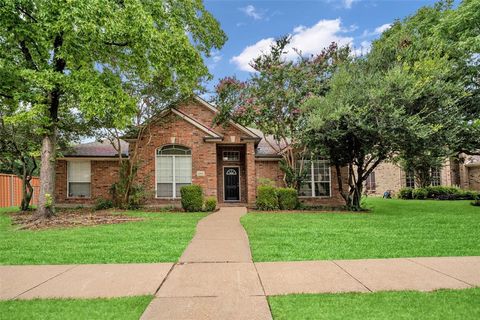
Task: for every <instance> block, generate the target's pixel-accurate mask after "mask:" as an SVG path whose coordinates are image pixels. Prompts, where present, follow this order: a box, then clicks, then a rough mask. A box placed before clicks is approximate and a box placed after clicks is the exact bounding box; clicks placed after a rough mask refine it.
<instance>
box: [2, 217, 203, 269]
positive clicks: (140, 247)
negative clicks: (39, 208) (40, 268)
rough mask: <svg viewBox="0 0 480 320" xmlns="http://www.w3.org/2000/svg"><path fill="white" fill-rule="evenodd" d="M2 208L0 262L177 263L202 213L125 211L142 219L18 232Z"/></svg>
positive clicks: (17, 263)
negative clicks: (142, 218) (112, 223)
mask: <svg viewBox="0 0 480 320" xmlns="http://www.w3.org/2000/svg"><path fill="white" fill-rule="evenodd" d="M8 211H11V209H3V210H2V212H3V213H2V212H0V252H1V253H2V254H0V264H3V265H21V264H76V263H141V262H175V261H177V260H178V258H179V257H180V255H181V254H182V252H183V251H184V250H185V248H186V246H187V245H188V243H189V242H190V240H191V239H192V237H193V234H194V232H195V226H196V225H197V222H198V221H199V220H200V219H201V218H202V217H204V216H205V215H206V214H204V213H188V214H187V213H145V212H129V213H128V214H129V215H132V216H139V217H144V218H145V220H144V221H139V222H127V223H122V224H114V225H98V226H92V227H76V228H68V229H48V230H41V231H29V230H22V231H17V230H15V227H13V226H12V225H11V219H10V217H9V216H8V215H7V214H5V212H8Z"/></svg>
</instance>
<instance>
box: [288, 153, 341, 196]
mask: <svg viewBox="0 0 480 320" xmlns="http://www.w3.org/2000/svg"><path fill="white" fill-rule="evenodd" d="M297 164H298V168H299V169H300V168H302V169H303V170H302V171H304V172H305V176H304V179H303V182H302V185H301V186H300V190H299V196H301V197H330V196H331V188H332V182H331V172H330V163H329V161H328V160H305V161H304V162H303V166H302V162H301V160H299V161H298V162H297Z"/></svg>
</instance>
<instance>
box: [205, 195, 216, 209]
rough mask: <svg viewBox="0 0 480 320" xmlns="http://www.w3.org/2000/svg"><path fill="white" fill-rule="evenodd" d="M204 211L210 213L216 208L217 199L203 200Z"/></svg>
mask: <svg viewBox="0 0 480 320" xmlns="http://www.w3.org/2000/svg"><path fill="white" fill-rule="evenodd" d="M203 207H204V208H203V209H204V211H207V212H212V211H215V209H216V208H217V199H216V198H214V197H208V198H206V199H205V204H204V206H203Z"/></svg>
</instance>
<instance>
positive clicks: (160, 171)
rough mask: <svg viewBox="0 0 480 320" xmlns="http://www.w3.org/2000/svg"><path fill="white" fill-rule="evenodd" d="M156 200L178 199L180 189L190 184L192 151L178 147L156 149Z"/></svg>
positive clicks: (170, 146)
mask: <svg viewBox="0 0 480 320" xmlns="http://www.w3.org/2000/svg"><path fill="white" fill-rule="evenodd" d="M156 180H157V181H156V184H157V197H158V198H180V188H181V187H183V186H188V185H190V184H192V151H191V150H190V149H189V148H186V147H183V146H179V145H168V146H164V147H162V148H160V149H157V159H156Z"/></svg>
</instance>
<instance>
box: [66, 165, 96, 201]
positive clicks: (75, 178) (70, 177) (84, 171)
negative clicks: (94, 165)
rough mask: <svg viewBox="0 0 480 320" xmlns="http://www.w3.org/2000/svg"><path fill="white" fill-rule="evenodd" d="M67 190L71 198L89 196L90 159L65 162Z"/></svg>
mask: <svg viewBox="0 0 480 320" xmlns="http://www.w3.org/2000/svg"><path fill="white" fill-rule="evenodd" d="M67 189H68V190H67V191H68V197H71V198H89V197H90V195H91V163H90V161H68V162H67Z"/></svg>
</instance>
